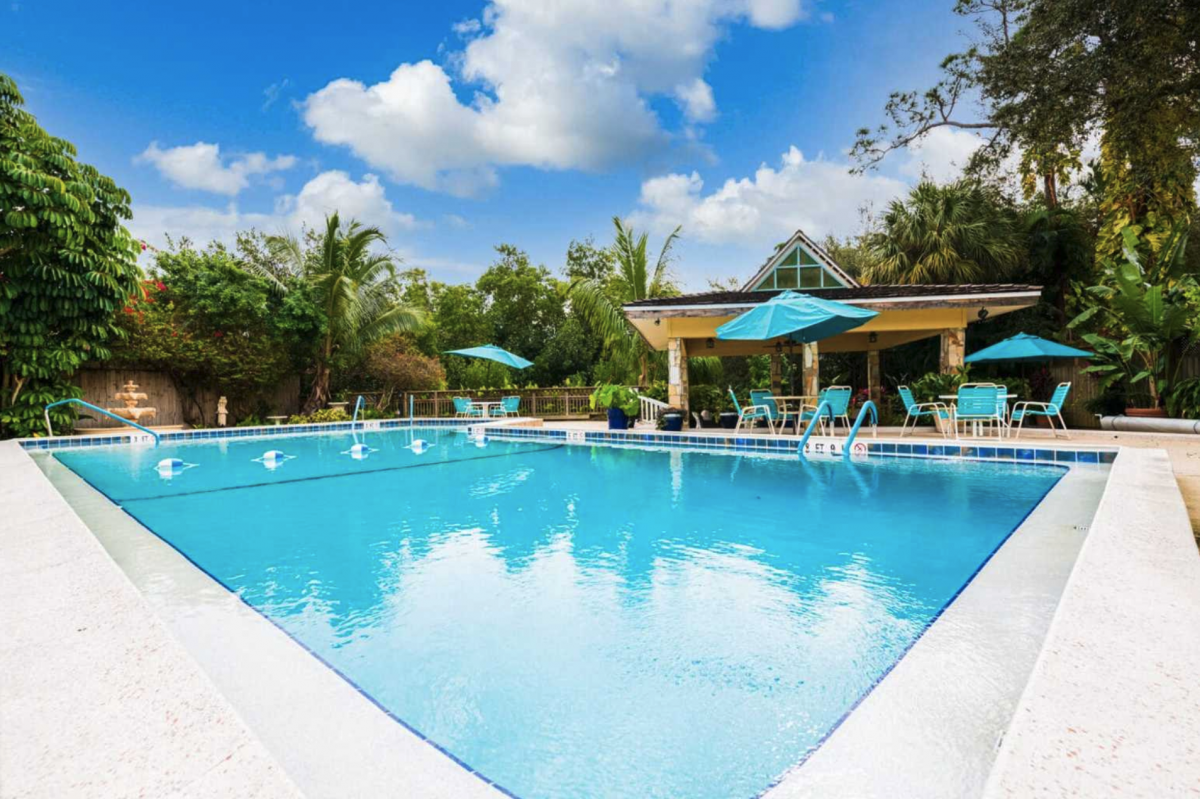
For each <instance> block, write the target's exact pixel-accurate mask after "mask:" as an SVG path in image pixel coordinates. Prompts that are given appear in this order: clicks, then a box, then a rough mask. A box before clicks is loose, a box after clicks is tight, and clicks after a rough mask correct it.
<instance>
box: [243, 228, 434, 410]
mask: <svg viewBox="0 0 1200 799" xmlns="http://www.w3.org/2000/svg"><path fill="white" fill-rule="evenodd" d="M385 241H386V238H385V237H384V235H383V233H382V232H381V231H380V230H379V228H376V227H365V226H363V225H361V224H359V223H358V222H356V221H354V220H351V221H350V224H349V225H347V226H346V228H345V230H343V229H342V227H341V222H340V220H339V219H338V215H337V214H336V213H335V214H333V215H332V216H328V217H326V219H325V234H324V235H323V236H322V237H321V239H320V241H319V242H318V245H317V247H316V248H315V250H314V251H312V252H306V251H305V249H304V247H303V246H302V245H301V243H300V242H299V241H298V240H297V239H295V238H294V237H291V236H268V237H267V238H266V245H267V249H268V251H269V252H270V253H271V255H272V257H273V258H274V259H275V261H276V262H277V263H278V264H279V265H281V266H282V267H283V269H284V270H286V273H287V274H290V275H291V276H292V277H293V278H296V279H299V280H302V281H304V282H305V283H306V284H307V285H308V288H309V290H310V291H312V293H313V300H314V302H315V303H316V305H317V307H318V308H320V309H321V312H322V314H323V315H324V317H325V328H324V331H323V333H322V337H321V340H320V341H319V343H318V346H317V348H316V352H315V355H314V360H313V384H312V391H311V393H310V394H309V396H308V399H307V400H306V401H305V403H304V411H303V412H304V413H312V412H314V411H317V410H320V409H321V408H323V407H325V403H327V402H328V401H329V376H330V375H329V364H330V361H331V360H332V358H333V356H334V354H335V353H337V352H343V353H350V354H353V353H356V352H361V351H362V348H363V347H365V346H366V345H368V344H370V343H371V342H373V341H377V340H378V339H380V338H382V337H383V336H387V335H391V334H392V333H403V332H408V331H412V330H416V329H417V328H419V327H420V325H421V324H422V322H423V317H422V314H421V312H420V311H418V310H416V309H414V308H411V307H409V306H407V305H405V304H403V303H401V302H399V301H398V300H397V299H396V296H397V294H396V292H395V291H394V289H395V286H394V283H393V281H394V278H395V276H396V270H395V265H394V263H393V261H392V258H391V256H388V255H379V254H376V253H372V252H371V246H372V245H373V244H376V243H383V242H385ZM256 271H258V272H259V274H262V275H263V276H264V277H266V278H267V279H268V280H270V281H272V282H273V283H274V284H275V285H276V286H277V287H278V288H279V289H280V290H282V291H286V290H287V288H288V282H287V281H286V280H282V279H280V276H279V275H278V274H274V273H272V272H270V271H267V270H265V269H263V268H259V269H257V270H256Z"/></svg>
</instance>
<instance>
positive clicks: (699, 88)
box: [675, 78, 717, 122]
mask: <svg viewBox="0 0 1200 799" xmlns="http://www.w3.org/2000/svg"><path fill="white" fill-rule="evenodd" d="M675 97H676V98H677V99H678V100H679V103H680V105H682V106H683V113H684V114H685V115H686V116H687V118H688V119H689V120H691V121H692V122H711V121H712V120H713V118H714V117H715V116H716V115H717V103H716V101H715V100H714V99H713V92H712V87H711V86H709V85H708V84H707V83H705V82H704V79H703V78H696V79H695V80H694V81H692V82H691V83H683V84H680V85H678V86H676V87H675Z"/></svg>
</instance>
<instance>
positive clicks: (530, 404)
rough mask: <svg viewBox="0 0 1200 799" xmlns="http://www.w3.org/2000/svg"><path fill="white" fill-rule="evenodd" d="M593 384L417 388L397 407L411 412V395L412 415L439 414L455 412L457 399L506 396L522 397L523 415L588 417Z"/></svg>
mask: <svg viewBox="0 0 1200 799" xmlns="http://www.w3.org/2000/svg"><path fill="white" fill-rule="evenodd" d="M593 390H594V389H593V388H592V387H591V386H578V387H557V388H520V389H497V390H495V391H414V392H411V393H409V394H403V395H400V396H399V405H398V410H399V412H400V415H401V416H407V415H408V408H409V398H410V397H411V398H412V408H413V415H414V416H419V417H426V418H430V417H439V416H453V415H454V398H455V397H467V398H469V399H472V400H477V401H480V402H499V401H500V399H501V398H503V397H520V398H521V405H520V411H519V412H518V413H519V415H521V416H536V417H539V418H542V419H587V418H589V417H590V416H591V415H592V413H593V411H592V409H591V408H590V407H589V405H588V398H589V397H591V395H592V391H593Z"/></svg>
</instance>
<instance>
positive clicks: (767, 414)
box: [729, 386, 775, 433]
mask: <svg viewBox="0 0 1200 799" xmlns="http://www.w3.org/2000/svg"><path fill="white" fill-rule="evenodd" d="M729 397H730V399H732V400H733V409H734V410H735V411H737V415H738V420H737V426H736V427H734V428H733V429H734V430H741V429H742V422H750V423H751V424H752V425H753V423H754V422H757V421H758V420H759V419H763V420H764V421H766V423H767V428H768V429H769V430H770V431H771V432H772V433H774V432H775V425H774V424H773V423H772V422H771V411H770V409H768V408H767V406H766V405H748V406H746V407H745V408H743V407H742V406H741V403H739V402H738V398H737V394H735V393H734V392H733V387H732V386H730V388H729Z"/></svg>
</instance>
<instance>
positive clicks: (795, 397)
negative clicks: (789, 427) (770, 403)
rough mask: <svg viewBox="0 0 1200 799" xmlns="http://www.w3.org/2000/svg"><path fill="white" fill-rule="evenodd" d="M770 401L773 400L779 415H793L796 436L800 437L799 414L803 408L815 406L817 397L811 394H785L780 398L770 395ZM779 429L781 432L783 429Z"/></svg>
mask: <svg viewBox="0 0 1200 799" xmlns="http://www.w3.org/2000/svg"><path fill="white" fill-rule="evenodd" d="M771 399H773V400H775V405H776V407H778V408H779V413H780V415H783V416H786V415H787V414H789V413H791V414H794V417H793V418H795V420H796V421H795V429H796V435H800V413H801V411H803V410H804V406H805V405H816V404H817V397H816V395H813V394H787V395H784V396H780V397H776V396H774V395H772V397H771ZM779 429H780V430H782V429H783V427H782V426H780V428H779Z"/></svg>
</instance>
